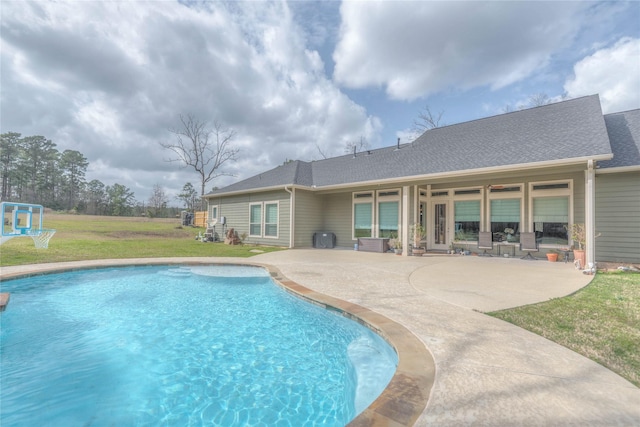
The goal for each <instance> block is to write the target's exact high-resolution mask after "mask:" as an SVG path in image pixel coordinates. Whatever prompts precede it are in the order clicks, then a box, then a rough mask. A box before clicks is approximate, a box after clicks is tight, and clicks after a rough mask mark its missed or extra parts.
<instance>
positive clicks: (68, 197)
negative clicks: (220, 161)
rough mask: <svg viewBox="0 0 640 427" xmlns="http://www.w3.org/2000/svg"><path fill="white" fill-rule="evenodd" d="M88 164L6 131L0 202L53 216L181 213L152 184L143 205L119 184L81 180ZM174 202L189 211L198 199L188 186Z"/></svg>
mask: <svg viewBox="0 0 640 427" xmlns="http://www.w3.org/2000/svg"><path fill="white" fill-rule="evenodd" d="M88 166H89V162H88V160H87V158H86V157H85V156H84V155H83V154H82V153H81V152H79V151H76V150H64V151H62V152H60V150H58V149H57V148H56V144H54V143H53V142H52V141H51V140H49V139H47V138H45V137H44V136H39V135H37V136H24V137H23V136H22V135H21V134H20V133H16V132H7V133H3V134H1V135H0V169H1V174H2V193H1V197H0V200H2V201H10V202H17V203H33V204H39V205H43V206H44V207H47V208H51V209H53V210H58V211H74V212H77V213H83V214H88V215H112V216H132V215H134V216H138V215H150V216H158V217H167V216H175V215H176V214H177V213H179V211H180V209H179V208H176V207H169V206H168V203H169V199H168V197H167V196H166V193H165V192H164V190H163V189H162V187H161V186H160V185H156V186H155V187H154V189H153V193H152V195H151V197H150V199H149V200H148V201H147V202H138V201H136V198H135V194H134V193H133V191H131V190H130V189H129V188H127V187H126V186H125V185H123V184H118V183H116V184H113V185H105V184H104V183H102V182H101V181H99V180H97V179H94V180H91V181H89V182H87V181H86V178H85V175H86V172H87V167H88ZM178 199H179V200H181V201H182V202H183V203H184V206H185V207H187V208H191V209H193V208H194V206H196V205H197V203H198V202H199V199H198V197H197V191H196V190H195V189H194V188H193V186H192V185H191V184H190V183H187V184H185V186H184V187H183V189H182V192H181V193H180V195H179V196H178Z"/></svg>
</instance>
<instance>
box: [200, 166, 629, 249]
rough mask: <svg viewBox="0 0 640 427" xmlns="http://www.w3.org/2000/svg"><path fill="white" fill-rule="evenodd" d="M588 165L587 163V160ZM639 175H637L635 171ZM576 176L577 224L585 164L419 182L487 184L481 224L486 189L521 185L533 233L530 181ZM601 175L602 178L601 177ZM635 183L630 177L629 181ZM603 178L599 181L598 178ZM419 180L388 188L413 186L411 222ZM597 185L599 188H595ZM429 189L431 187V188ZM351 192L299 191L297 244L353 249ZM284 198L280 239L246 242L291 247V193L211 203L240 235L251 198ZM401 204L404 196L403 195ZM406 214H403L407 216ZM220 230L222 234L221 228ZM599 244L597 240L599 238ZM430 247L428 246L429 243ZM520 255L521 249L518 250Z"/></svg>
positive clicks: (437, 185)
mask: <svg viewBox="0 0 640 427" xmlns="http://www.w3.org/2000/svg"><path fill="white" fill-rule="evenodd" d="M585 168H586V164H585ZM636 178H637V175H636ZM567 179H570V180H572V184H573V210H572V212H571V215H572V216H573V222H574V223H579V222H584V217H585V215H584V212H585V207H584V200H585V195H584V191H585V190H584V189H585V182H584V181H585V172H584V170H583V169H582V168H581V167H575V166H574V167H571V168H553V169H544V170H543V169H540V170H531V171H526V173H523V174H519V175H518V174H514V173H510V174H494V175H482V176H478V177H465V178H458V179H456V178H455V177H454V178H451V177H450V178H448V179H447V180H439V181H436V180H434V181H431V182H421V183H419V185H418V191H420V190H427V189H428V188H429V185H430V189H431V191H433V190H440V189H453V190H455V189H460V188H472V187H473V188H478V187H481V188H483V192H484V194H483V196H482V199H483V206H484V208H483V211H482V218H481V223H482V224H483V226H484V224H486V223H487V222H488V219H487V215H488V196H487V191H486V189H487V188H488V186H489V185H504V184H521V185H522V186H523V196H522V197H523V205H522V209H523V221H524V222H523V225H522V230H523V231H531V226H532V224H531V218H530V194H529V193H530V191H529V184H530V183H532V182H548V181H561V180H567ZM599 179H601V177H599ZM629 181H630V180H629ZM598 182H600V181H598ZM415 185H416V183H415V182H407V183H399V184H394V185H392V186H389V188H394V189H395V188H400V189H402V187H404V186H409V198H408V200H409V213H408V219H409V224H408V225H409V226H410V225H411V224H412V223H414V222H415V221H416V212H417V211H418V207H417V203H420V198H419V197H418V196H416V189H415ZM596 188H598V186H596ZM380 189H382V188H381V187H378V186H376V187H368V188H367V187H359V188H357V190H356V189H355V188H354V191H358V192H361V191H376V190H380ZM427 193H428V191H427ZM352 194H353V192H352V191H344V192H340V193H331V194H329V193H316V192H313V191H307V190H300V189H296V190H295V208H294V211H295V218H296V223H295V232H294V247H311V246H312V237H313V234H314V233H315V232H318V231H326V232H333V233H335V234H336V245H337V246H339V247H353V245H354V243H356V240H355V239H353V238H352V233H353V230H352V214H353V213H352V203H353V198H352ZM273 200H278V201H279V203H280V204H279V224H278V233H279V236H278V239H273V238H260V239H257V238H253V237H248V238H247V241H248V242H251V243H258V244H267V245H277V246H285V247H288V246H289V243H290V240H289V216H290V208H289V203H290V195H289V193H287V192H286V191H284V190H282V191H274V192H269V193H256V194H249V195H242V196H229V197H222V198H214V199H211V200H210V201H209V204H210V205H216V204H217V205H219V214H218V215H219V216H225V217H226V218H227V229H228V228H231V227H233V228H235V229H236V231H237V232H238V234H239V235H240V234H242V233H244V232H246V233H247V234H248V232H249V204H250V203H252V202H263V201H273ZM432 200H433V199H432V198H431V197H428V198H427V214H426V224H427V229H426V233H427V236H429V235H430V233H432V230H433V229H432V227H433V224H432V215H433V213H432V212H431V203H430V202H431V201H432ZM450 200H453V198H451V199H450ZM400 206H401V207H402V197H401V199H400ZM402 217H403V215H402V214H401V215H400V219H402ZM218 232H220V231H219V230H218ZM597 243H598V242H597ZM428 248H429V247H428ZM468 248H469V249H471V250H476V247H475V246H474V244H473V243H469V246H468ZM545 251H546V250H545V248H541V251H540V254H542V253H544V252H545ZM517 253H519V251H517Z"/></svg>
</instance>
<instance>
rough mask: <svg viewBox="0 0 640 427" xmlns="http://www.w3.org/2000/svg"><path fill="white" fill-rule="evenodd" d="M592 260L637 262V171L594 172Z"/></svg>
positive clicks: (639, 209) (639, 184)
mask: <svg viewBox="0 0 640 427" xmlns="http://www.w3.org/2000/svg"><path fill="white" fill-rule="evenodd" d="M598 234H600V236H599V237H597V238H596V240H595V250H596V261H611V262H626V263H640V172H626V173H613V174H610V173H607V174H598V175H596V235H598Z"/></svg>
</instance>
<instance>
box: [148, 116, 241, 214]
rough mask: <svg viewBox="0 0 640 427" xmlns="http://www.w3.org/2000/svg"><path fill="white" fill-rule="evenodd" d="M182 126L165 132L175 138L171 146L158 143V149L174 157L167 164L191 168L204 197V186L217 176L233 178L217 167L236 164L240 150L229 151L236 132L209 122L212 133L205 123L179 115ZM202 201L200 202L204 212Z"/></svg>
mask: <svg viewBox="0 0 640 427" xmlns="http://www.w3.org/2000/svg"><path fill="white" fill-rule="evenodd" d="M180 122H181V123H182V126H181V127H180V128H179V129H169V131H170V132H171V133H173V134H174V135H175V136H176V141H175V142H174V143H160V144H161V145H162V147H164V148H166V149H168V150H171V151H172V152H173V153H174V154H175V155H176V157H174V158H172V159H169V161H170V162H180V163H182V164H183V167H187V166H191V167H192V168H193V169H194V170H195V171H196V172H197V173H198V174H199V175H200V196H201V197H202V196H204V188H205V185H206V184H207V183H208V182H210V181H211V180H213V179H215V178H218V177H220V176H233V175H232V174H230V173H226V172H223V171H221V167H222V166H223V165H224V164H225V163H226V162H228V161H229V160H234V161H235V160H236V155H237V154H238V152H240V150H239V149H238V148H233V146H232V142H233V138H234V137H235V136H236V132H235V131H234V130H231V129H227V128H225V127H224V126H223V125H222V124H221V123H220V122H218V121H214V122H213V129H210V128H208V127H207V125H208V124H207V122H205V121H200V120H198V119H196V118H194V117H193V116H192V115H191V114H189V115H187V116H186V117H185V116H183V115H182V114H181V115H180ZM205 208H206V206H205V200H204V198H203V199H202V209H203V210H204V209H205Z"/></svg>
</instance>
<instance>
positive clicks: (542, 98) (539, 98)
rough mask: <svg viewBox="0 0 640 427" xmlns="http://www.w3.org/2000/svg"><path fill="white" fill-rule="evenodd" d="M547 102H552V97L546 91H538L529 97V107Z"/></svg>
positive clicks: (540, 105) (539, 105)
mask: <svg viewBox="0 0 640 427" xmlns="http://www.w3.org/2000/svg"><path fill="white" fill-rule="evenodd" d="M547 104H551V99H550V98H549V95H547V94H546V93H536V94H533V95H531V96H530V97H529V105H528V107H529V108H533V107H542V106H543V105H547Z"/></svg>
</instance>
